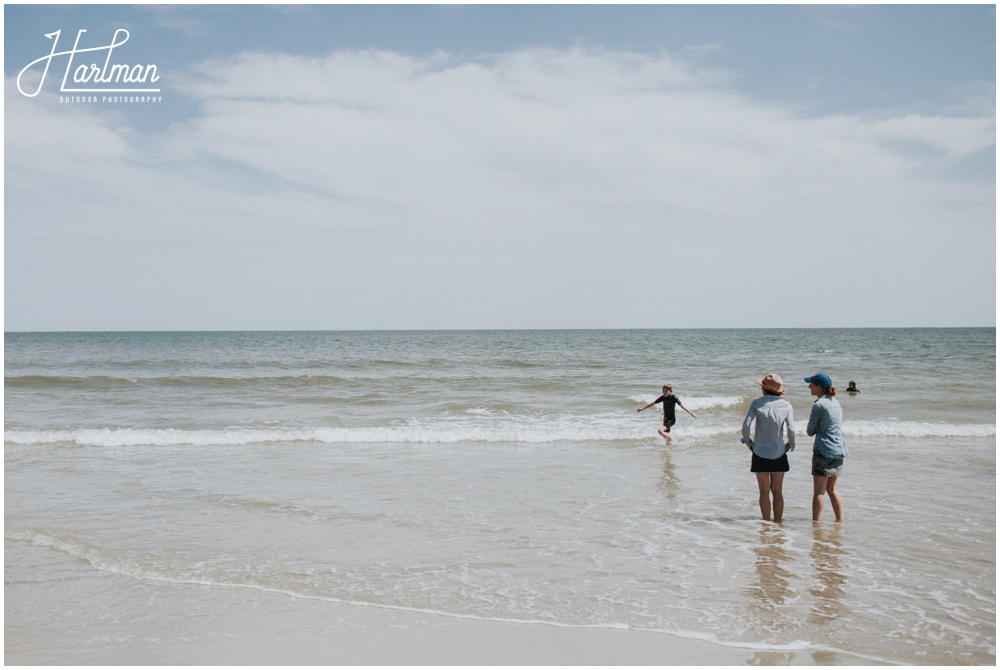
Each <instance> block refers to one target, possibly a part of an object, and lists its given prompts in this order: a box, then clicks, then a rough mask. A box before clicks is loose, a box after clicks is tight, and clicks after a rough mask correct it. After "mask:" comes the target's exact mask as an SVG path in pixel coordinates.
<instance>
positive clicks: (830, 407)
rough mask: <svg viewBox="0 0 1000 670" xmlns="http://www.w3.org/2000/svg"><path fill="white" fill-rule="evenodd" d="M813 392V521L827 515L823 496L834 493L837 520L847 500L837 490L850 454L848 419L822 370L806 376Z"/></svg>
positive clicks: (809, 432)
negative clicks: (845, 430)
mask: <svg viewBox="0 0 1000 670" xmlns="http://www.w3.org/2000/svg"><path fill="white" fill-rule="evenodd" d="M805 381H806V383H807V384H809V392H810V393H812V394H813V395H814V396H816V400H815V402H813V406H812V410H811V411H810V412H809V425H807V426H806V434H807V435H810V436H812V435H815V436H816V441H815V442H814V443H813V461H812V474H813V500H812V511H813V521H819V520H820V517H821V516H822V515H823V496H824V495H829V496H830V505H831V506H832V507H833V514H834V516H835V517H836V518H837V521H843V520H844V503H843V501H842V500H841V499H840V493H839V492H838V491H837V477H839V476H840V472H841V470H842V469H843V467H844V458H846V457H847V445H846V444H844V435H843V433H842V432H841V430H840V424H841V423H842V422H843V420H844V411H843V410H842V409H841V407H840V403H839V402H837V399H836V398H834V396H835V395H837V389H836V387H834V385H833V382H832V381H830V377H828V376H827V375H825V374H823V373H822V372H820V373H819V374H815V375H813V376H812V377H806V379H805Z"/></svg>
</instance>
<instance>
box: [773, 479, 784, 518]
mask: <svg viewBox="0 0 1000 670" xmlns="http://www.w3.org/2000/svg"><path fill="white" fill-rule="evenodd" d="M784 479H785V473H784V472H775V473H774V474H772V475H771V497H772V498H773V499H774V522H775V523H780V522H781V515H782V514H783V513H784V512H785V496H784V495H782V493H781V483H782V482H783V481H784Z"/></svg>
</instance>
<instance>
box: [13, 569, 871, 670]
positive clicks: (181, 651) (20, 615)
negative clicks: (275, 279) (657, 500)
mask: <svg viewBox="0 0 1000 670" xmlns="http://www.w3.org/2000/svg"><path fill="white" fill-rule="evenodd" d="M77 578H78V580H82V581H85V582H88V590H89V596H88V600H87V602H86V606H85V607H82V606H80V605H73V604H70V605H69V606H67V604H66V603H65V602H57V601H55V600H51V601H42V600H38V599H22V598H21V596H22V595H27V594H28V593H29V590H28V589H26V588H25V582H26V581H28V580H18V579H11V576H8V580H9V581H8V589H7V594H6V599H7V602H6V609H7V618H6V621H7V623H6V639H5V659H4V660H5V663H6V664H7V665H785V664H796V665H807V664H824V665H825V664H837V665H844V664H850V663H852V662H856V663H862V662H863V661H862V660H861V659H850V658H846V657H844V656H843V655H842V654H823V653H820V652H817V651H815V650H812V651H811V652H809V651H773V650H772V651H768V650H752V649H739V648H733V647H726V646H722V645H717V644H714V643H712V642H709V641H705V640H694V639H684V638H681V637H677V636H674V635H669V634H665V633H652V632H644V631H634V630H611V629H598V628H580V627H562V626H552V625H545V624H521V623H518V624H515V623H505V622H499V621H496V622H494V621H479V620H472V619H461V618H455V617H450V616H441V615H436V614H430V613H421V612H412V611H404V610H398V609H390V608H380V607H370V606H357V605H348V604H343V603H331V602H329V601H320V600H308V599H301V598H294V597H290V596H287V595H284V594H279V593H267V592H261V591H254V590H247V589H224V588H205V587H201V586H194V585H177V584H167V583H156V582H138V583H135V582H132V581H131V580H128V579H125V578H122V577H119V576H115V575H108V574H100V573H97V572H93V573H91V574H89V575H86V576H84V575H82V574H78V575H77ZM78 585H79V582H78ZM36 593H37V591H36ZM112 600H118V601H120V602H122V603H139V602H145V603H146V604H147V607H146V608H145V609H143V610H139V609H130V608H131V607H134V606H132V605H126V606H125V607H123V608H109V607H108V606H109V605H111V601H112ZM102 601H103V602H102ZM76 602H77V603H80V601H78V600H77V601H76ZM81 605H82V603H81ZM99 610H100V611H105V612H106V611H111V610H114V611H116V612H117V618H107V617H105V618H103V619H101V620H100V621H93V620H91V621H89V622H85V618H86V616H87V611H93V612H97V611H99ZM124 619H129V620H130V625H129V627H128V630H129V632H128V633H125V632H124V631H125V628H124V627H123V626H121V625H119V623H120V620H124ZM26 621H33V622H35V623H34V624H33V625H31V626H24V625H19V623H21V624H23V623H24V622H26ZM56 639H58V640H60V641H61V642H60V643H59V645H58V646H51V644H52V641H53V640H56ZM43 645H44V646H43ZM864 663H865V664H867V663H868V662H866V661H864Z"/></svg>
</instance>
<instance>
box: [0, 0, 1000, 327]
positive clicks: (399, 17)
mask: <svg viewBox="0 0 1000 670" xmlns="http://www.w3.org/2000/svg"><path fill="white" fill-rule="evenodd" d="M80 30H86V32H85V33H80V32H79V31H80ZM119 30H124V31H127V35H128V40H127V41H124V42H123V41H121V39H120V36H122V35H123V33H119V32H117V31H119ZM56 31H60V32H59V35H58V36H54V37H55V39H54V37H46V35H53V34H54V33H55V32H56ZM116 35H118V36H119V37H116ZM78 37H79V41H77V38H78ZM113 43H114V44H115V46H114V47H112V48H109V45H111V44H113ZM74 44H76V48H77V49H79V50H80V51H78V52H76V53H72V54H70V53H69V52H70V51H72V50H73V49H74ZM87 48H89V49H91V50H90V51H82V50H83V49H87ZM53 52H55V53H56V55H52V56H50V54H52V53H53ZM71 56H72V58H71ZM46 63H47V64H48V66H49V68H48V70H45V69H44V67H45V64H46ZM91 65H92V66H93V67H92V68H91V67H90V66H91ZM112 65H119V66H127V67H126V70H127V71H128V72H130V73H131V75H130V76H131V77H132V79H131V80H130V81H121V80H119V81H118V82H112V83H111V84H98V83H97V82H96V81H95V80H96V79H97V78H98V77H99V76H103V77H107V75H106V74H101V73H106V72H107V71H108V68H109V67H111V66H112ZM154 67H155V72H154ZM154 74H155V76H156V80H155V83H154V82H153V81H152V77H153V75H154ZM88 77H90V79H88ZM81 78H83V79H81ZM4 79H5V82H4V86H5V87H4V330H5V331H8V332H10V331H87V330H369V329H371V330H379V329H494V328H769V327H775V328H786V327H802V328H821V327H844V328H851V327H952V326H955V327H967V326H995V324H996V192H997V191H996V8H995V5H992V4H991V5H983V4H981V5H851V6H831V5H759V6H755V5H735V6H732V5H731V6H720V5H630V6H625V5H476V4H458V5H391V6H390V5H311V4H310V5H291V6H264V5H176V6H166V5H71V6H60V5H10V4H8V5H5V6H4ZM67 88H69V89H72V88H80V89H83V90H84V93H82V94H81V93H79V92H77V93H73V92H67V91H65V89H67ZM141 88H156V89H158V91H156V92H153V93H149V92H141V93H139V92H135V90H136V89H141ZM98 89H101V90H102V91H103V90H105V89H111V92H98ZM88 91H89V92H88Z"/></svg>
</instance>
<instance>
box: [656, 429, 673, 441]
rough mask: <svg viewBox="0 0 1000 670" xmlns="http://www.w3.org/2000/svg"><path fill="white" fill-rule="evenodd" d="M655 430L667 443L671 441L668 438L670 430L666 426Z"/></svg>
mask: <svg viewBox="0 0 1000 670" xmlns="http://www.w3.org/2000/svg"><path fill="white" fill-rule="evenodd" d="M657 432H658V433H659V434H660V437H662V438H663V439H664V440H666V441H667V443H668V444H669V443H670V442H673V440H671V439H670V432H669V431H668V430H667V429H666V428H660V430H659V431H657Z"/></svg>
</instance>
